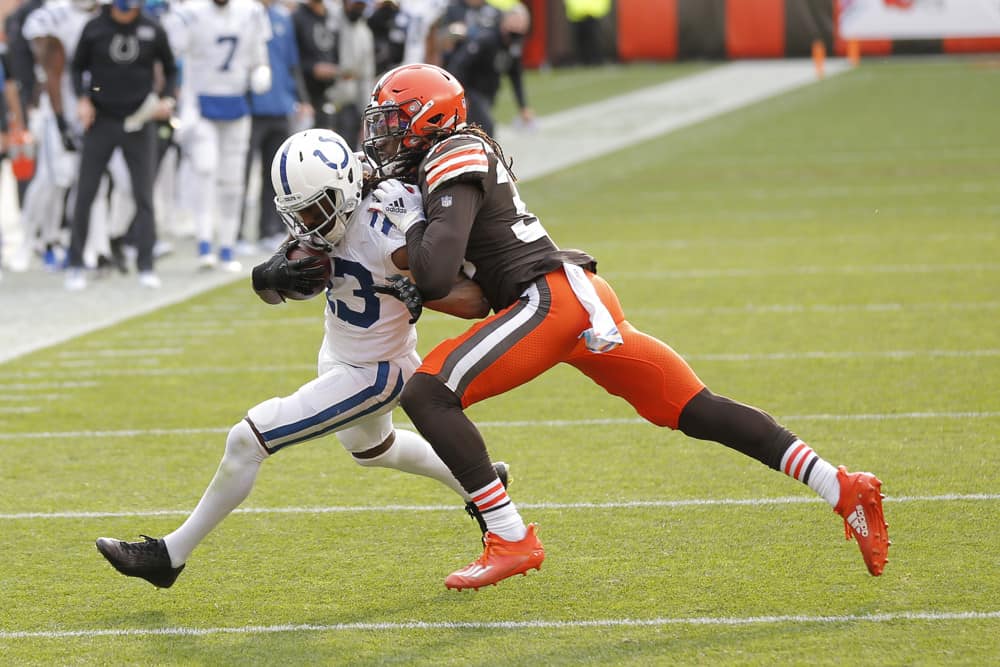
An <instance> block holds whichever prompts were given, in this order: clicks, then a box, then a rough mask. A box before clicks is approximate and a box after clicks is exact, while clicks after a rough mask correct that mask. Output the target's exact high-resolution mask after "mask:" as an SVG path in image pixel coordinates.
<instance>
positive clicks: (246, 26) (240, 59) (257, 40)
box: [162, 0, 271, 120]
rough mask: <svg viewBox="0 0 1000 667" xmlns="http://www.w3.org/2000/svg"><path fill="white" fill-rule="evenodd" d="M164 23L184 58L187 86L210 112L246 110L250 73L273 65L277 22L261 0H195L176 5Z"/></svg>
mask: <svg viewBox="0 0 1000 667" xmlns="http://www.w3.org/2000/svg"><path fill="white" fill-rule="evenodd" d="M162 23H163V26H164V29H165V30H166V31H167V36H168V38H169V39H170V46H171V47H172V48H173V50H174V53H175V54H176V55H177V57H178V58H179V59H181V61H182V77H183V80H184V90H185V91H190V92H191V94H193V95H196V96H198V97H199V100H200V102H201V106H202V115H203V116H205V117H206V118H212V119H220V120H231V119H232V118H238V117H240V116H241V115H246V106H245V104H246V101H245V97H246V94H247V92H248V91H249V90H250V74H251V72H252V71H253V70H254V69H255V68H257V67H259V66H261V65H268V54H267V42H268V40H270V39H271V22H270V21H269V20H268V18H267V12H266V11H265V10H264V7H263V5H261V4H260V3H258V2H255V0H229V2H227V3H226V4H225V5H222V6H220V5H217V4H215V3H214V2H213V1H212V0H190V1H189V2H185V3H183V4H180V5H177V6H176V7H171V9H170V11H169V12H167V13H166V14H164V15H163V18H162Z"/></svg>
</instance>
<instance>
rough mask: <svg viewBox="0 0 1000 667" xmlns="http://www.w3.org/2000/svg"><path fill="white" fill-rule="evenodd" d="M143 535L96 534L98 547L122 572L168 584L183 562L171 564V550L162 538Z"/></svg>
mask: <svg viewBox="0 0 1000 667" xmlns="http://www.w3.org/2000/svg"><path fill="white" fill-rule="evenodd" d="M142 537H143V540H144V541H142V542H123V541H121V540H114V539H111V538H110V537H99V538H97V550H98V551H100V552H101V555H103V556H104V557H105V558H107V559H108V562H109V563H111V564H112V565H113V566H114V568H115V569H116V570H118V571H119V572H121V573H122V574H124V575H126V576H129V577H139V578H140V579H145V580H146V581H148V582H149V583H151V584H153V585H154V586H156V587H158V588H170V587H171V586H173V585H174V581H176V580H177V575H179V574H180V573H181V570H183V569H184V566H183V565H181V566H180V567H171V565H170V554H168V553H167V545H166V544H165V543H164V542H163V540H158V539H156V538H153V537H149V536H148V535H142Z"/></svg>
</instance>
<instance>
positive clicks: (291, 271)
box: [251, 246, 326, 294]
mask: <svg viewBox="0 0 1000 667" xmlns="http://www.w3.org/2000/svg"><path fill="white" fill-rule="evenodd" d="M285 250H286V247H285V246H282V247H281V248H278V252H276V253H275V254H274V255H273V256H272V257H271V259H269V260H267V261H266V262H262V263H260V264H258V265H257V266H255V267H253V272H252V273H251V276H252V278H253V288H254V291H257V292H261V291H263V290H267V289H272V290H276V291H278V292H282V291H284V292H300V293H302V294H310V293H312V292H314V291H316V290H318V289H320V288H322V287H325V282H326V281H325V280H324V277H323V274H324V272H323V260H322V259H320V258H319V257H303V258H301V259H288V258H287V257H285Z"/></svg>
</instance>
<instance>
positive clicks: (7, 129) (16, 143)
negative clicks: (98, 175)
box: [0, 60, 33, 279]
mask: <svg viewBox="0 0 1000 667" xmlns="http://www.w3.org/2000/svg"><path fill="white" fill-rule="evenodd" d="M0 110H2V114H0V168H2V167H3V163H4V160H7V159H9V160H10V161H11V170H12V171H13V173H14V176H15V177H17V176H18V173H19V172H20V171H22V166H26V165H25V162H26V161H27V163H28V164H30V163H31V162H32V160H33V158H32V157H30V156H28V155H24V154H23V153H25V152H26V151H31V150H32V149H33V144H32V140H31V135H30V134H28V132H27V131H26V130H25V129H24V115H23V112H22V111H21V100H20V97H19V96H18V94H17V85H16V84H14V83H8V82H7V72H6V70H5V69H4V66H3V61H2V60H0ZM2 231H3V230H2V229H0V232H2ZM2 256H3V234H2V233H0V257H2ZM2 278H3V270H2V266H0V279H2Z"/></svg>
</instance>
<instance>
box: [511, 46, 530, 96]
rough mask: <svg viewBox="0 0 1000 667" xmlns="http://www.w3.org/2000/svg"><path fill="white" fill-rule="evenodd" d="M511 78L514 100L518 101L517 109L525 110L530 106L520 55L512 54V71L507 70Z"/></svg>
mask: <svg viewBox="0 0 1000 667" xmlns="http://www.w3.org/2000/svg"><path fill="white" fill-rule="evenodd" d="M507 76H509V77H510V85H511V88H513V89H514V99H516V100H517V108H518V109H524V108H526V107H527V106H528V98H527V96H526V95H525V94H524V63H523V62H522V59H521V55H520V53H517V54H515V53H511V61H510V69H509V70H507Z"/></svg>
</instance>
